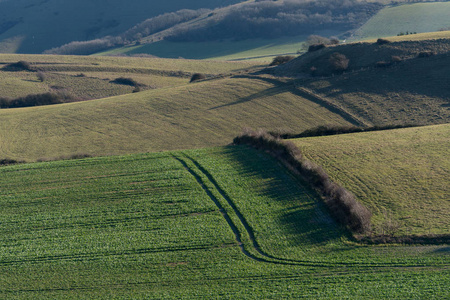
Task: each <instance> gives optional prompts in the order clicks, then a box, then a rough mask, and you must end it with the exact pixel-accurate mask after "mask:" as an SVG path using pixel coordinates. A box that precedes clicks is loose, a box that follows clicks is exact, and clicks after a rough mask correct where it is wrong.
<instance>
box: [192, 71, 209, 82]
mask: <svg viewBox="0 0 450 300" xmlns="http://www.w3.org/2000/svg"><path fill="white" fill-rule="evenodd" d="M203 79H206V75H205V74H202V73H195V74H193V75H192V77H191V81H189V82H195V81H199V80H203Z"/></svg>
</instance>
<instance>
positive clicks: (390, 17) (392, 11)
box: [351, 2, 450, 40]
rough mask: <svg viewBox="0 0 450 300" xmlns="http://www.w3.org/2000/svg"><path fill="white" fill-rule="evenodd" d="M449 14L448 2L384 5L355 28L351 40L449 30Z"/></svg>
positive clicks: (449, 5) (449, 3)
mask: <svg viewBox="0 0 450 300" xmlns="http://www.w3.org/2000/svg"><path fill="white" fill-rule="evenodd" d="M449 16H450V2H436V3H415V4H405V5H401V6H392V7H386V8H383V9H382V10H380V11H379V12H378V13H377V14H376V15H375V16H373V17H372V18H371V19H370V20H369V21H367V23H366V24H364V25H363V26H361V28H359V29H358V30H356V31H355V33H354V35H353V36H352V38H351V40H364V39H370V38H380V37H388V36H396V35H399V34H408V33H409V34H411V33H422V32H432V31H438V30H441V29H446V30H450V17H449Z"/></svg>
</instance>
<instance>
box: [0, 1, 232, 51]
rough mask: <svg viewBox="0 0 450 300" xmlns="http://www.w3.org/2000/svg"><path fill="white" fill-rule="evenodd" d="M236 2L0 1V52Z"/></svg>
mask: <svg viewBox="0 0 450 300" xmlns="http://www.w3.org/2000/svg"><path fill="white" fill-rule="evenodd" d="M237 2H240V1H238V0H207V1H206V0H197V1H188V2H186V1H180V0H168V1H157V2H154V1H152V2H149V1H144V0H130V1H127V2H126V3H125V2H123V1H119V0H97V1H88V0H78V1H64V2H62V1H58V0H44V1H41V0H5V1H0V20H1V21H0V53H42V52H43V51H44V50H47V49H50V48H53V47H58V46H61V45H63V44H66V43H69V42H72V41H84V40H89V39H96V38H101V37H104V36H107V35H117V34H119V33H121V32H124V31H125V30H127V29H129V28H131V27H133V26H134V25H136V24H137V23H140V22H142V21H144V20H146V19H148V18H151V17H155V16H158V15H161V14H164V13H169V12H174V11H177V10H181V9H194V10H195V9H199V8H216V7H220V6H227V5H230V4H233V3H237Z"/></svg>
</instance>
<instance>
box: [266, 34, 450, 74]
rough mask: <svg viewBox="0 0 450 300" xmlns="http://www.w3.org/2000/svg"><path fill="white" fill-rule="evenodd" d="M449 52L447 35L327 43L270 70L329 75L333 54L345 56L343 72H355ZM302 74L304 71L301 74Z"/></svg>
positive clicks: (280, 72) (331, 71)
mask: <svg viewBox="0 0 450 300" xmlns="http://www.w3.org/2000/svg"><path fill="white" fill-rule="evenodd" d="M447 52H450V38H442V39H433V40H419V41H399V42H389V39H387V40H386V42H381V43H380V42H373V43H351V44H343V45H338V46H329V47H325V48H323V49H319V50H317V51H310V52H307V53H305V54H303V55H301V56H300V57H298V58H297V59H295V60H292V61H290V62H289V63H287V64H284V65H282V66H280V67H278V68H276V69H274V70H273V72H272V74H275V75H281V76H300V75H308V76H310V75H311V76H330V75H332V74H333V73H338V72H335V71H336V70H335V68H334V66H333V64H332V63H331V62H330V58H331V56H332V55H333V53H340V54H342V55H344V56H345V57H346V58H347V59H348V60H349V61H348V67H347V68H345V69H344V70H342V71H346V72H349V71H358V70H361V69H365V68H374V67H383V66H382V65H380V64H378V65H377V63H379V62H385V63H392V64H395V63H399V62H401V61H404V60H409V59H413V58H417V57H418V56H419V55H420V53H430V54H443V53H447ZM302 73H303V74H302Z"/></svg>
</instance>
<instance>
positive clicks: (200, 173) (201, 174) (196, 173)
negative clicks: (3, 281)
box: [172, 153, 426, 269]
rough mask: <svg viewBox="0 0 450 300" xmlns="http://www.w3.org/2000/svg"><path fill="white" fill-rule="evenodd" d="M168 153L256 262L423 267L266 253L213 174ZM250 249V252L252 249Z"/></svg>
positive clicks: (184, 154) (191, 160)
mask: <svg viewBox="0 0 450 300" xmlns="http://www.w3.org/2000/svg"><path fill="white" fill-rule="evenodd" d="M172 157H173V158H174V159H175V160H177V161H178V162H180V163H181V165H182V166H183V167H184V168H185V169H186V170H187V171H188V172H189V173H190V174H191V175H192V176H193V177H194V178H195V179H196V181H197V183H198V184H199V185H200V186H201V187H202V189H203V190H204V191H205V193H206V194H207V195H208V197H209V198H210V199H211V200H212V201H213V202H214V203H215V205H216V206H217V208H218V209H219V211H220V213H221V214H222V216H223V217H224V218H225V220H226V221H227V223H228V225H229V226H230V228H231V230H232V231H233V233H234V235H235V239H236V241H237V244H238V245H239V247H240V249H241V251H242V253H243V254H244V255H246V256H247V257H249V258H250V259H253V260H256V261H259V262H265V263H273V264H280V265H297V266H308V267H319V268H320V267H324V268H329V267H336V266H341V267H370V268H377V269H383V268H386V267H387V268H414V267H425V268H426V266H423V265H407V264H406V265H405V264H403V263H377V264H373V263H363V262H325V261H310V260H296V259H288V258H282V257H276V256H273V255H271V254H268V253H266V252H265V251H264V250H262V248H261V246H260V245H259V243H258V241H257V240H256V237H255V234H254V232H253V229H252V227H251V226H250V225H249V223H248V221H247V220H246V219H245V217H244V216H243V215H242V213H241V212H240V211H239V209H238V208H237V207H236V205H235V204H234V202H233V200H232V199H231V198H230V197H229V196H228V194H227V192H226V191H225V190H223V189H222V188H221V187H220V185H219V184H218V183H217V181H216V180H215V179H214V177H213V176H212V175H211V174H210V173H209V172H208V171H207V170H206V169H205V168H204V167H203V166H202V165H201V164H200V163H199V162H198V161H196V160H195V159H194V158H192V157H190V156H189V155H187V154H186V153H183V154H182V157H181V156H175V155H172ZM190 164H191V165H193V166H194V167H192V166H190ZM204 178H206V180H207V181H208V182H209V184H210V185H212V186H213V187H214V189H215V190H216V191H217V193H218V194H219V195H220V197H221V198H223V200H222V201H225V202H226V203H227V205H228V206H229V207H231V210H232V211H231V212H228V211H227V210H226V209H225V207H224V205H222V204H221V201H220V200H219V199H218V197H217V196H215V195H214V193H213V191H211V188H210V187H208V185H207V182H206V180H205V179H204ZM230 213H231V214H234V215H235V216H236V217H237V219H238V220H239V222H240V223H241V224H235V221H233V219H232V217H230ZM239 226H241V228H245V232H241V231H240V230H239ZM243 234H247V236H248V239H249V240H250V244H251V245H247V244H248V243H247V244H245V243H244V242H243V238H242V235H243ZM248 247H251V248H252V250H253V251H249V249H248ZM252 252H254V253H252Z"/></svg>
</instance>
